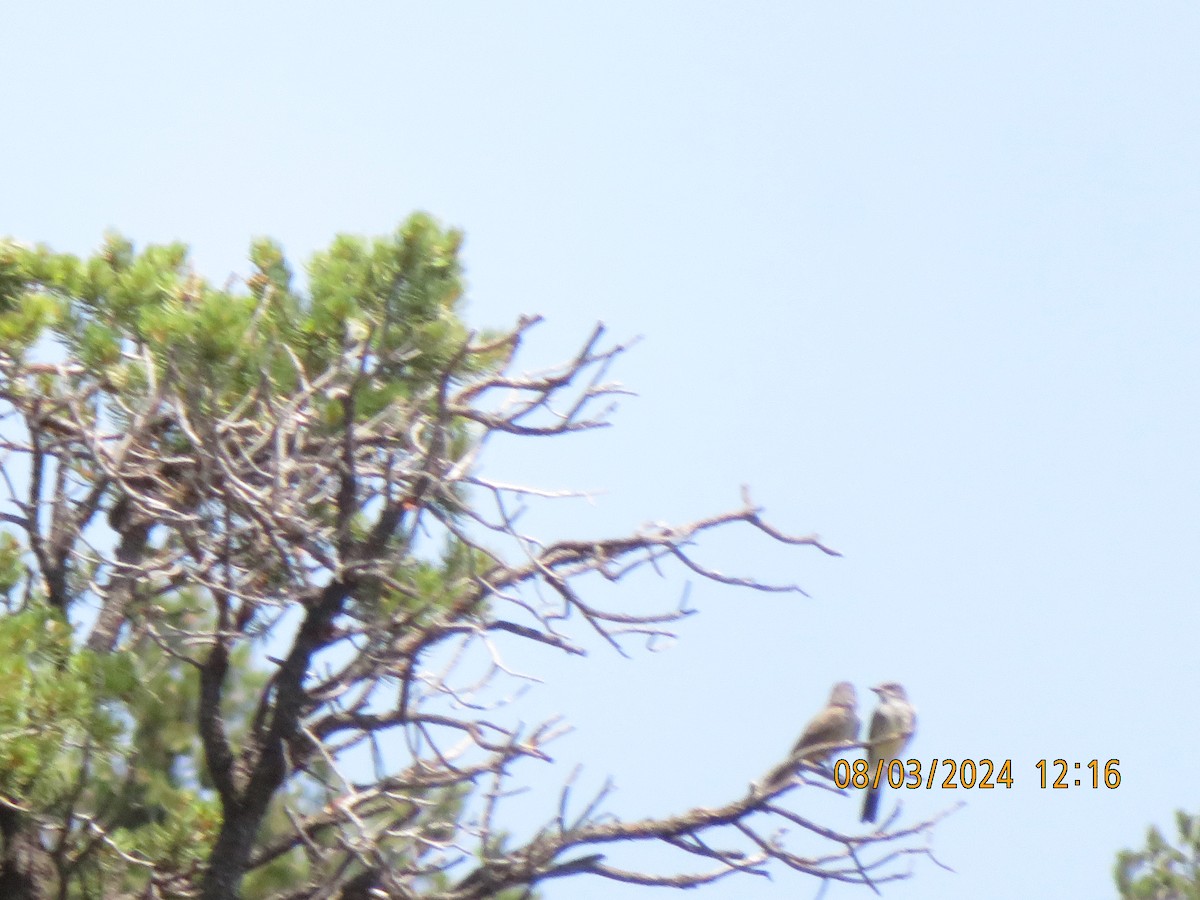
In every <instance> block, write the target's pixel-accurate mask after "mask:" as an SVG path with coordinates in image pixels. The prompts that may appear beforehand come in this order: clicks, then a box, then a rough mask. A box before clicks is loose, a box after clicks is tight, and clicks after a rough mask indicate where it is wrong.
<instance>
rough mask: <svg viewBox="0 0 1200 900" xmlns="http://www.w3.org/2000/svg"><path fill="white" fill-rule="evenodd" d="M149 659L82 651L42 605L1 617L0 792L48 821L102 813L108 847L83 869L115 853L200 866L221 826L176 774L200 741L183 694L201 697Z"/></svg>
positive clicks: (166, 866) (164, 867) (163, 867)
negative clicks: (178, 763)
mask: <svg viewBox="0 0 1200 900" xmlns="http://www.w3.org/2000/svg"><path fill="white" fill-rule="evenodd" d="M151 658H152V657H150V656H148V655H141V656H139V655H135V654H98V653H93V652H91V651H89V650H86V649H76V648H75V647H74V646H73V643H72V636H71V628H70V626H69V625H68V624H67V623H66V622H65V621H63V620H62V618H61V617H60V616H59V615H58V614H57V613H54V612H51V611H50V610H48V609H47V608H46V607H45V606H40V605H39V606H35V607H33V608H31V609H28V610H25V611H24V612H20V613H14V614H11V615H8V616H4V617H0V683H3V684H4V685H5V690H4V691H3V692H0V794H2V795H3V796H4V797H5V798H7V799H9V800H10V801H11V802H18V803H20V805H22V806H24V807H27V808H32V809H35V810H38V811H40V813H41V814H43V815H61V814H62V813H63V812H64V811H65V810H67V809H68V808H70V809H76V810H79V809H92V810H96V811H101V819H100V821H101V823H102V825H103V827H104V828H105V831H106V832H107V833H108V835H109V837H110V839H111V841H112V843H111V844H109V843H104V844H100V845H97V846H96V847H95V848H94V850H95V853H94V855H93V856H92V857H85V858H84V859H83V860H82V861H81V866H82V868H84V869H86V868H88V867H96V866H104V865H105V862H106V861H108V862H110V863H111V862H113V861H114V854H115V852H116V850H117V848H120V849H121V850H122V851H123V852H125V853H127V854H132V855H134V856H136V857H138V858H141V859H145V860H148V861H152V862H153V863H154V864H155V866H156V867H157V868H158V869H159V870H160V871H172V870H174V869H178V868H181V867H185V866H187V865H191V864H195V863H198V862H199V861H200V860H201V859H202V858H203V856H204V853H205V851H206V849H207V847H208V846H209V845H210V843H211V838H212V835H213V833H214V830H215V828H216V827H217V825H218V824H219V816H218V811H217V809H216V807H215V805H214V803H213V802H212V801H211V800H206V799H204V798H202V797H201V796H200V795H199V794H197V792H196V791H195V790H192V789H188V788H186V787H181V786H180V784H179V782H180V779H179V778H178V776H177V772H176V766H175V762H176V759H177V758H178V757H179V756H181V755H183V754H185V753H188V752H190V747H191V744H192V742H193V741H194V738H193V737H192V736H191V735H190V734H189V729H188V727H187V726H188V725H189V724H190V723H189V722H188V721H187V720H186V719H183V718H181V717H180V714H181V713H186V711H187V709H188V706H189V704H188V703H186V702H183V703H181V702H180V701H181V699H182V697H181V695H183V694H187V693H188V692H189V691H194V688H193V687H191V686H190V684H191V683H190V681H188V680H186V679H182V678H180V673H179V672H178V671H175V672H168V671H165V670H163V669H162V668H161V667H159V666H155V665H153V664H152V665H151V666H149V667H148V666H147V660H148V659H151ZM191 706H192V707H193V708H194V701H193V702H192V703H191ZM116 868H118V869H120V868H123V866H117V867H116ZM135 880H136V879H135Z"/></svg>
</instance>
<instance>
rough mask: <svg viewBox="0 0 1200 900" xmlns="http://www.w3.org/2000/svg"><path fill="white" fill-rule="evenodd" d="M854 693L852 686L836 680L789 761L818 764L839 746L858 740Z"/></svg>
mask: <svg viewBox="0 0 1200 900" xmlns="http://www.w3.org/2000/svg"><path fill="white" fill-rule="evenodd" d="M857 706H858V694H857V693H856V692H855V690H854V685H852V684H851V683H850V682H848V681H839V682H838V683H837V684H835V685H834V686H833V690H832V691H831V692H830V693H829V702H828V703H827V704H825V708H824V709H822V710H821V711H820V712H819V713H817V714H816V715H815V716H813V717H812V719H811V720H810V721H809V723H808V724H807V725H805V726H804V731H803V732H802V733H801V734H800V739H799V740H797V741H796V746H795V747H793V748H792V758H793V759H796V760H800V761H803V762H809V763H821V762H824V761H825V760H827V759H828V758H829V757H830V756H831V755H832V754H833V751H835V750H837V749H838V748H839V747H840V746H842V745H843V744H852V743H854V742H855V741H856V740H858V725H859V722H858V715H857V714H856V713H855V708H856V707H857Z"/></svg>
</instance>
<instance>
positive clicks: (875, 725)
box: [862, 681, 917, 822]
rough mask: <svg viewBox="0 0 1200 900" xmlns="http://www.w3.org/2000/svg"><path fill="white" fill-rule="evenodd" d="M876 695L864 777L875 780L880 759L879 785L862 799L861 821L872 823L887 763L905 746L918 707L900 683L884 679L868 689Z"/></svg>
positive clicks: (910, 734)
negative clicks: (881, 764) (881, 682)
mask: <svg viewBox="0 0 1200 900" xmlns="http://www.w3.org/2000/svg"><path fill="white" fill-rule="evenodd" d="M871 690H873V691H874V692H875V693H876V694H878V695H879V705H878V706H876V707H875V712H874V713H873V714H872V716H871V728H870V731H869V733H868V735H867V776H868V777H869V778H871V779H872V780H874V778H875V767H876V766H877V765H879V764H880V761H882V762H883V765H884V768H883V772H882V775H881V777H880V779H879V787H874V788H872V787H868V788H867V796H866V798H865V799H864V800H863V809H862V821H864V822H874V821H875V816H876V814H877V813H878V812H879V793H880V791H882V790H883V784H884V782H885V781H886V780H887V766H888V765H889V764H890V762H891V760H893V759H896V758H898V757H899V756H900V754H901V753H903V752H904V748H905V747H907V746H908V742H909V740H910V739H911V738H912V736H913V732H914V731H916V729H917V710H916V709H915V708H914V707H913V705H912V704H911V703H909V702H908V694H906V693H905V692H904V687H903V685H900V684H897V683H896V682H895V681H887V682H884V683H883V684H879V685H876V686H875V687H873V688H871Z"/></svg>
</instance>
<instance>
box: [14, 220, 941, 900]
mask: <svg viewBox="0 0 1200 900" xmlns="http://www.w3.org/2000/svg"><path fill="white" fill-rule="evenodd" d="M460 240H461V238H460V235H459V234H458V233H457V232H455V231H451V230H444V229H442V228H441V227H439V226H438V225H437V224H436V223H435V222H434V221H433V220H431V219H430V218H428V217H426V216H422V215H416V216H413V217H411V218H410V219H409V220H408V221H407V222H405V223H404V224H403V225H402V226H401V227H400V228H399V229H398V230H397V232H396V233H395V234H394V235H392V236H390V237H388V238H381V239H377V240H365V239H360V238H355V237H339V238H337V239H336V240H334V242H333V243H332V245H331V246H330V248H329V249H328V250H326V251H324V252H321V253H319V254H317V255H316V256H315V257H314V258H313V260H312V262H311V264H310V266H309V278H308V284H307V289H306V290H305V291H301V290H299V289H298V288H296V287H295V286H294V285H293V280H292V273H291V270H290V268H289V265H288V263H287V262H286V260H285V258H284V256H283V253H282V251H281V250H280V248H279V247H278V246H277V245H276V244H275V243H273V242H271V241H268V240H259V241H256V242H255V243H254V244H253V245H252V247H251V251H250V260H251V263H252V266H253V272H252V274H251V275H250V276H249V277H248V278H247V279H246V280H245V283H244V287H243V286H239V285H238V284H237V283H235V282H231V283H230V284H228V285H226V287H225V288H224V289H217V288H215V287H213V286H212V285H210V284H209V283H207V282H206V281H204V280H203V279H202V278H200V277H199V276H197V275H196V274H195V273H194V272H193V271H192V270H191V268H190V266H189V263H188V257H187V250H186V248H185V247H184V246H182V245H178V244H173V245H167V246H149V247H147V248H145V249H144V250H143V251H141V252H140V253H138V252H135V250H134V248H133V246H132V245H131V244H130V243H129V242H128V241H126V240H125V239H123V238H121V237H118V236H110V237H109V238H108V239H107V240H106V243H105V244H104V246H103V248H102V249H101V250H100V252H99V253H97V254H96V255H95V256H93V257H91V258H87V259H81V258H77V257H75V256H71V255H67V254H58V253H54V252H51V251H50V250H48V249H46V248H44V247H29V246H25V245H21V244H18V243H15V242H11V241H10V242H7V243H4V244H0V403H3V404H4V409H3V417H4V421H5V423H6V424H5V425H4V426H3V427H4V429H5V432H4V434H3V449H4V452H5V454H6V456H5V459H4V462H3V472H2V474H3V477H4V485H5V486H6V490H7V494H8V501H7V502H8V506H9V508H10V509H11V510H12V511H11V512H8V511H6V512H3V513H0V516H2V518H3V521H4V522H5V523H6V525H7V526H8V528H9V530H8V531H7V532H5V533H4V534H3V537H2V539H0V589H3V591H4V596H5V598H6V604H7V606H6V608H7V615H5V616H4V617H2V618H0V667H3V669H4V673H3V674H4V677H5V682H4V683H5V684H6V685H12V686H13V687H12V688H11V689H7V690H8V693H7V694H6V695H5V696H4V697H3V698H2V700H0V838H2V839H3V848H0V849H2V851H3V852H2V853H0V893H2V894H3V896H5V897H14V898H24V897H28V898H43V897H51V896H55V897H71V898H75V897H79V898H92V897H95V898H100V897H104V898H109V897H117V896H127V897H134V896H136V897H201V898H204V900H229V898H235V897H241V896H247V897H256V898H257V897H271V898H279V900H283V898H289V900H300V898H314V900H315V898H332V897H341V898H345V900H350V898H360V897H361V898H365V897H395V898H413V897H429V898H445V900H471V898H483V897H498V896H511V897H525V896H530V894H531V891H532V890H533V888H534V886H535V885H537V884H538V883H540V882H542V881H544V880H545V879H550V878H556V877H565V876H584V875H592V876H600V877H605V878H610V879H616V880H620V881H627V882H635V883H639V884H645V885H665V886H675V887H688V886H694V885H699V884H704V883H707V882H711V881H715V880H717V879H720V878H724V877H726V876H729V875H731V874H734V873H737V872H753V873H761V872H762V871H763V866H764V865H765V864H767V863H768V862H770V861H772V860H775V861H778V862H781V863H782V864H784V865H786V866H788V867H790V868H793V869H796V870H798V871H800V872H803V873H806V874H809V875H812V876H814V877H817V878H822V879H836V880H841V881H849V882H858V883H868V884H874V883H878V882H882V881H886V880H890V879H894V878H900V877H905V874H906V873H904V872H902V871H898V870H897V868H896V866H895V862H896V861H897V860H898V859H899V858H900V857H901V856H903V855H905V854H912V853H928V850H927V849H924V848H921V847H914V846H909V845H908V844H907V843H905V840H906V839H908V840H912V839H914V838H916V837H917V836H919V834H920V833H921V832H924V831H928V830H929V829H930V828H931V827H932V826H933V824H934V821H933V820H931V821H926V822H921V823H918V824H916V825H913V826H910V827H907V828H903V829H899V830H891V831H887V830H884V831H881V832H878V833H875V834H871V835H849V834H840V833H838V832H836V831H833V830H830V829H827V828H825V827H823V826H821V825H819V824H817V823H815V822H812V821H810V820H808V819H806V818H804V817H802V816H800V815H799V814H797V813H795V812H794V811H791V810H789V809H788V808H786V807H785V806H782V805H780V804H779V803H778V802H777V798H778V797H779V795H780V794H781V793H783V792H785V791H787V790H790V789H791V788H792V787H793V786H795V785H796V784H798V783H801V782H807V783H818V784H827V782H826V781H824V780H823V773H820V772H816V771H809V770H805V771H803V772H800V773H799V774H798V775H797V776H796V777H795V778H791V779H789V778H786V777H785V778H780V777H779V771H780V769H779V766H782V767H783V769H784V771H786V770H787V769H788V768H794V765H795V764H794V763H789V762H788V761H787V760H786V759H784V760H783V761H782V762H781V763H780V764H778V765H777V766H776V767H775V772H774V773H766V774H765V775H764V777H763V778H761V779H759V780H758V781H756V782H755V783H753V784H752V785H750V786H749V787H748V788H747V790H746V791H745V793H744V794H743V795H741V796H738V797H734V798H731V799H730V800H729V801H728V802H727V803H725V804H723V805H721V806H719V807H715V808H694V809H690V810H687V811H685V812H682V813H679V814H677V815H673V816H667V817H665V818H661V819H647V820H642V821H634V822H627V821H621V820H619V819H616V818H613V817H611V816H606V815H602V813H601V806H602V801H603V799H604V798H603V796H601V797H597V798H595V799H594V800H593V801H591V802H589V803H587V804H585V806H584V809H583V811H582V812H579V813H576V814H573V815H569V814H568V812H567V810H568V809H569V806H570V804H569V803H568V800H569V799H570V797H569V795H570V789H569V785H568V787H565V788H564V789H563V802H562V804H561V806H560V809H559V811H558V813H557V814H556V815H554V816H552V817H551V818H550V819H549V821H548V823H547V824H546V825H544V826H543V827H541V828H540V829H537V830H536V831H534V832H533V833H532V834H529V835H522V836H513V835H507V834H505V833H503V832H502V831H501V828H500V825H499V811H500V809H501V808H502V807H503V803H504V797H505V796H506V792H507V791H508V789H509V785H510V784H511V783H512V781H511V780H512V779H513V778H515V777H516V776H515V775H514V774H513V773H514V771H515V764H516V763H517V762H519V761H522V760H532V761H536V760H543V761H544V760H547V759H548V757H547V753H546V749H545V748H546V746H547V745H548V744H549V743H550V742H551V741H552V740H553V738H554V737H555V736H556V734H557V733H558V732H559V729H558V725H557V724H556V723H553V722H550V723H543V724H541V725H539V726H537V727H533V728H525V729H522V728H520V727H518V726H516V725H510V724H506V723H504V722H503V721H502V720H501V719H500V718H499V717H498V716H497V715H493V714H490V713H488V712H487V711H486V710H485V709H484V708H483V706H482V702H483V701H482V698H483V697H484V695H485V694H486V692H487V691H488V690H490V689H492V688H493V687H495V685H496V684H497V683H498V682H499V681H500V680H502V679H504V678H507V677H509V675H508V670H507V669H506V667H505V666H504V664H503V663H502V661H501V660H502V657H501V654H500V648H499V644H500V642H501V641H503V642H504V643H506V644H507V645H509V646H511V645H514V644H515V645H517V646H520V645H521V643H522V642H534V643H537V644H541V645H545V646H548V647H551V648H554V649H556V650H558V651H561V652H563V653H567V654H581V653H582V648H581V647H580V646H579V644H578V642H577V639H576V638H574V637H573V636H572V631H571V629H572V628H573V627H575V626H576V625H577V624H579V623H583V624H585V625H586V627H588V628H589V629H591V630H593V631H594V632H596V633H598V634H599V635H601V636H602V637H603V638H604V639H605V640H606V641H607V642H608V644H610V645H611V646H612V647H613V648H614V649H615V650H616V651H618V652H625V650H624V648H625V645H626V644H627V643H628V642H629V640H630V639H631V636H639V637H644V636H654V635H659V634H666V633H667V631H668V629H669V628H670V627H671V623H673V622H675V621H677V620H679V619H680V618H682V617H683V616H684V615H685V610H684V609H682V608H677V609H664V610H661V611H657V612H630V611H622V610H618V611H613V610H610V609H605V608H603V607H601V606H600V605H598V604H595V603H593V602H589V600H588V598H587V595H586V591H585V588H586V586H587V579H588V576H599V577H601V578H605V579H608V580H609V581H612V582H620V581H621V580H622V579H623V578H625V577H626V576H627V575H629V574H630V573H631V572H634V571H637V570H639V569H643V568H646V567H658V566H659V565H660V564H667V563H672V562H673V563H676V564H678V565H680V566H682V569H683V570H684V571H685V572H690V573H691V574H692V575H694V576H698V577H701V578H707V579H712V580H715V581H718V582H721V583H724V584H732V585H740V586H742V587H746V588H750V589H755V590H768V591H774V590H798V588H795V587H793V586H787V585H770V584H766V583H763V582H761V581H759V580H756V579H754V578H749V577H730V576H726V575H723V574H721V573H719V572H717V571H715V570H713V569H711V568H709V567H707V566H706V565H705V564H704V563H703V562H702V561H701V560H700V559H698V558H697V556H696V555H695V543H696V541H697V540H698V539H699V538H701V537H703V536H704V535H705V534H707V533H709V532H712V531H714V530H716V529H722V528H726V527H730V526H734V525H744V526H748V527H750V528H752V529H755V530H756V531H757V532H758V533H760V534H761V535H762V536H763V537H764V539H766V540H770V541H775V542H780V543H783V544H788V545H794V546H801V547H812V548H816V549H818V550H822V551H824V552H826V553H833V551H832V550H830V549H829V548H827V547H825V546H823V545H822V544H821V543H820V541H819V540H818V539H817V538H816V537H813V536H792V535H789V534H786V533H785V532H783V531H781V530H779V529H778V528H777V527H775V526H774V525H772V524H770V523H769V522H768V521H766V520H765V519H764V518H763V517H762V516H761V512H760V510H759V509H758V508H756V507H755V506H754V505H753V504H752V503H751V502H750V500H749V498H748V497H747V498H746V499H745V502H744V504H743V505H742V506H741V507H739V508H737V509H734V510H731V511H728V512H724V513H720V514H717V515H713V516H711V517H709V518H705V519H701V520H698V521H693V522H689V523H685V524H681V525H677V526H665V525H656V526H653V527H647V528H643V529H641V530H639V531H637V532H635V533H632V534H628V535H624V536H618V537H613V538H601V539H595V538H587V539H576V540H559V541H552V542H546V541H540V540H538V539H537V538H536V537H534V536H529V535H525V534H523V533H522V532H521V531H520V529H519V528H518V524H517V521H516V507H517V505H518V504H520V503H522V502H526V501H528V500H531V499H532V498H536V497H542V496H546V492H543V491H539V490H538V489H536V488H534V487H522V486H510V485H503V484H498V483H495V482H493V481H489V480H488V479H485V478H483V477H481V476H480V475H478V474H477V471H478V467H477V465H476V463H477V461H478V459H479V458H480V454H481V453H483V451H484V450H485V449H486V448H487V446H488V442H489V440H490V439H491V438H493V437H494V436H497V435H511V436H518V437H521V438H523V439H529V440H530V441H533V440H534V439H537V438H544V437H552V436H555V435H562V434H567V433H571V432H581V431H588V430H590V429H595V428H600V427H604V426H606V425H607V424H608V421H607V414H608V410H607V409H603V408H602V409H597V407H598V405H600V404H604V403H610V402H611V401H612V400H613V399H614V398H615V397H616V396H617V395H619V394H621V393H622V389H621V388H620V387H619V386H618V385H616V384H615V383H612V382H610V381H607V380H606V379H607V372H608V369H609V367H610V365H611V363H612V362H613V361H614V360H615V359H616V358H617V357H618V356H620V354H621V353H622V352H624V350H625V348H624V347H623V346H621V345H605V344H604V332H603V328H601V327H597V328H596V329H595V331H594V332H593V333H592V334H591V335H590V336H589V337H588V339H587V340H586V341H585V342H584V345H583V347H582V348H581V349H580V350H579V352H578V353H576V354H575V355H574V356H573V357H572V358H571V359H570V360H569V361H568V362H567V363H565V364H564V365H562V366H559V367H555V368H552V369H548V370H545V371H541V372H537V373H534V374H521V373H519V372H518V371H517V370H516V369H515V366H514V360H515V357H516V354H517V351H518V348H519V347H520V345H521V343H522V341H523V340H524V339H525V337H526V335H527V333H528V331H529V330H530V328H532V327H533V325H534V324H535V323H536V321H537V320H536V319H535V318H525V319H522V320H521V321H519V322H518V323H517V324H516V326H515V327H514V328H512V329H511V330H508V331H504V332H490V333H482V334H477V333H474V332H470V331H469V330H468V329H467V328H466V326H465V325H464V323H463V321H462V319H461V318H460V315H459V312H458V310H459V306H460V303H461V298H462V281H461V271H460V263H459V259H458V250H459V245H460ZM480 660H483V661H484V662H485V663H486V666H485V671H484V674H483V676H482V677H480V678H477V679H475V681H474V683H469V677H470V675H471V673H470V672H469V670H470V668H471V666H472V665H473V664H474V663H477V662H478V661H480ZM780 824H790V825H792V826H798V827H799V829H800V830H801V831H802V832H804V833H806V834H808V835H809V837H810V838H812V839H819V840H820V841H822V842H824V844H825V846H824V847H822V848H820V849H819V850H817V851H815V852H813V851H811V850H805V852H803V853H802V852H800V851H799V850H797V849H794V848H793V849H789V847H788V846H787V845H785V844H784V843H782V842H781V840H780V839H779V838H778V837H777V836H776V835H775V834H773V833H768V832H767V831H766V830H765V829H766V828H768V827H777V826H778V825H780ZM739 841H740V843H739ZM625 842H660V843H662V844H665V845H668V846H670V847H673V848H675V849H677V850H678V851H680V852H681V853H682V854H683V856H684V859H685V860H686V859H687V858H689V857H690V858H691V861H692V862H693V863H694V865H692V866H688V865H686V864H684V865H683V866H682V867H681V870H680V871H677V872H672V873H669V874H656V873H652V872H645V871H638V870H632V869H625V868H621V867H619V866H617V865H615V864H613V863H610V862H609V861H608V859H607V857H606V853H609V852H611V850H610V848H612V847H614V846H616V845H620V844H622V843H625ZM895 842H900V843H899V844H898V845H897V844H896V843H895ZM876 848H877V849H876ZM872 850H876V852H875V854H874V858H871V857H872V854H871V852H870V851H872Z"/></svg>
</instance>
